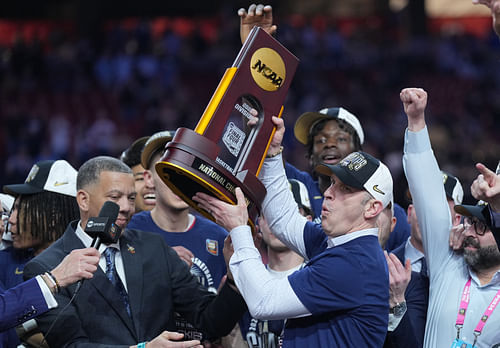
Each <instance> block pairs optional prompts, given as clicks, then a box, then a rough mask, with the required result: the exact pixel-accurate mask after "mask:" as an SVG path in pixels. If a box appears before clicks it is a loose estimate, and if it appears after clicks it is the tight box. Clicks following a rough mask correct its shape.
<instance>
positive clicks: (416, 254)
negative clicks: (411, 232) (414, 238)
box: [405, 237, 425, 265]
mask: <svg viewBox="0 0 500 348" xmlns="http://www.w3.org/2000/svg"><path fill="white" fill-rule="evenodd" d="M424 257H425V255H424V254H423V253H422V252H421V251H420V250H418V249H417V248H415V247H414V246H413V244H411V237H409V238H408V239H407V240H406V245H405V260H406V259H410V261H411V264H412V265H413V264H414V263H417V262H419V261H420V260H421V259H422V258H424ZM419 263H420V262H419Z"/></svg>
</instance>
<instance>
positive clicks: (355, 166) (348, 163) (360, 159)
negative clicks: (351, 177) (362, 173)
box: [340, 152, 368, 171]
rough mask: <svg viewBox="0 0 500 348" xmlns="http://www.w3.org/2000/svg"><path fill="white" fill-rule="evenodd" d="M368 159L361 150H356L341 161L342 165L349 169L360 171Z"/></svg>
mask: <svg viewBox="0 0 500 348" xmlns="http://www.w3.org/2000/svg"><path fill="white" fill-rule="evenodd" d="M367 163H368V161H367V160H366V158H365V157H364V156H363V155H362V154H360V153H359V152H354V153H352V154H350V155H349V156H347V157H346V158H344V159H343V160H342V161H340V165H341V166H343V167H347V168H349V170H354V171H358V170H360V169H361V168H363V167H364V166H365V165H366V164H367Z"/></svg>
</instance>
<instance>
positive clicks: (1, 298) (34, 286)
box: [0, 279, 49, 332]
mask: <svg viewBox="0 0 500 348" xmlns="http://www.w3.org/2000/svg"><path fill="white" fill-rule="evenodd" d="M0 292H2V294H1V295H0V332H1V331H5V330H7V329H9V328H12V327H15V326H17V325H20V324H22V323H24V322H25V321H27V320H30V319H33V318H34V317H36V316H38V315H40V314H42V313H44V312H46V311H48V310H49V308H48V307H47V303H46V302H45V298H44V297H43V294H42V290H40V286H39V285H38V282H37V280H36V279H30V280H28V281H26V282H24V283H21V284H19V285H17V286H16V287H14V288H12V289H9V290H7V291H5V292H3V290H0Z"/></svg>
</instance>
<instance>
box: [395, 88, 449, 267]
mask: <svg viewBox="0 0 500 348" xmlns="http://www.w3.org/2000/svg"><path fill="white" fill-rule="evenodd" d="M400 97H401V101H402V102H403V105H404V110H405V113H406V115H407V117H408V129H407V130H406V134H405V143H404V156H403V166H404V170H405V174H406V178H407V180H408V185H409V187H410V192H411V195H412V199H413V205H414V207H415V210H416V213H417V217H418V223H419V226H420V231H421V233H422V241H423V246H424V250H425V254H426V257H427V264H428V266H429V270H430V274H431V276H432V274H433V273H435V269H436V268H438V267H439V266H440V265H442V264H443V261H444V260H445V259H446V258H447V257H448V256H449V255H450V253H451V251H450V250H449V247H448V246H449V232H450V229H451V215H450V210H449V206H448V203H447V200H446V195H445V191H444V186H443V176H442V174H441V171H440V169H439V166H438V163H437V161H436V158H435V157H434V153H433V151H432V148H431V143H430V139H429V134H428V132H427V128H426V123H425V113H424V111H425V107H426V105H427V93H426V92H425V91H424V90H423V89H420V88H406V89H404V90H402V91H401V94H400Z"/></svg>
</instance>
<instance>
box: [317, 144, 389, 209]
mask: <svg viewBox="0 0 500 348" xmlns="http://www.w3.org/2000/svg"><path fill="white" fill-rule="evenodd" d="M315 170H316V172H318V173H320V174H323V175H326V176H330V175H331V174H332V173H333V174H335V175H336V176H337V177H338V178H339V179H340V181H342V182H343V183H344V184H345V185H348V186H351V187H354V188H358V189H362V190H366V191H367V192H368V193H369V194H370V195H372V197H373V198H375V199H377V200H379V201H381V202H382V204H383V206H384V208H385V207H387V206H388V205H389V203H391V202H392V201H393V193H392V175H391V172H390V171H389V168H387V166H386V165H385V164H383V163H382V162H380V161H379V160H378V159H376V158H375V157H373V156H372V155H369V154H367V153H366V152H363V151H357V152H352V153H350V154H349V155H347V156H346V157H345V158H344V159H343V160H341V161H340V162H339V163H337V164H335V165H330V164H324V163H323V164H320V165H318V166H317V167H316V168H315Z"/></svg>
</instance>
